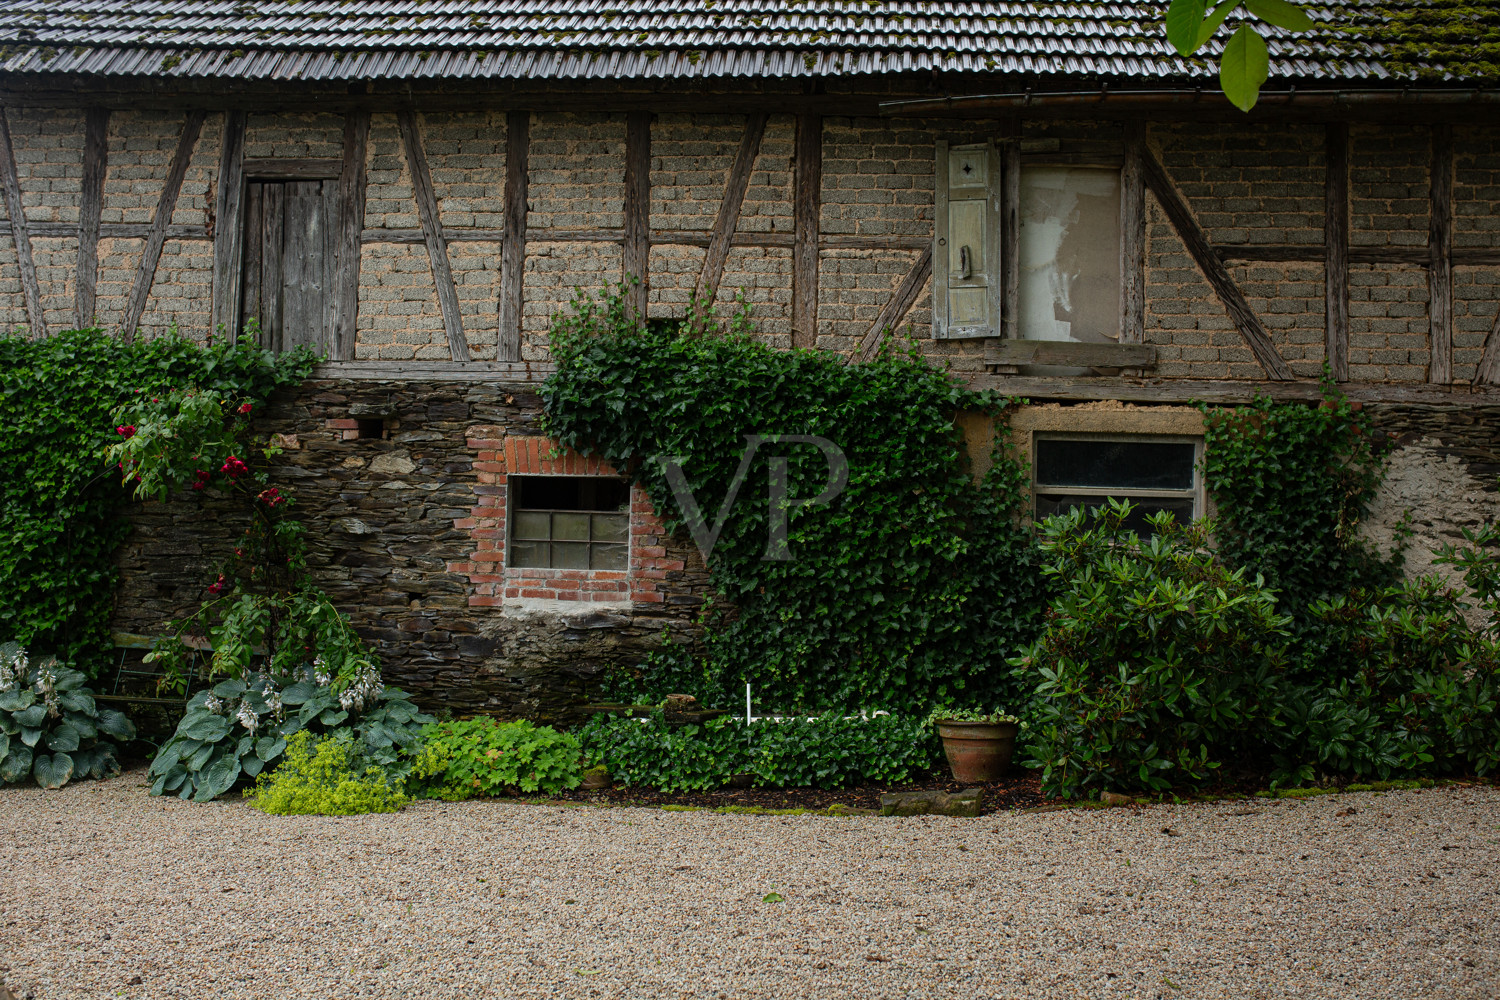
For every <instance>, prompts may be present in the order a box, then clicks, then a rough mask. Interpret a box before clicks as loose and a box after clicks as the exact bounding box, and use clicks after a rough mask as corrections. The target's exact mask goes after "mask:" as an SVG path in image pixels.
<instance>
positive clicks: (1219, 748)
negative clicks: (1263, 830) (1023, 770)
mask: <svg viewBox="0 0 1500 1000" xmlns="http://www.w3.org/2000/svg"><path fill="white" fill-rule="evenodd" d="M1127 510H1128V507H1127V506H1126V505H1124V504H1120V503H1113V504H1111V505H1110V506H1109V507H1108V508H1103V509H1100V510H1097V511H1095V512H1094V513H1092V514H1085V513H1083V512H1081V511H1078V512H1074V513H1073V514H1071V515H1069V516H1067V517H1064V518H1053V519H1049V520H1048V521H1047V523H1046V524H1045V526H1044V528H1043V534H1044V539H1043V543H1042V545H1043V549H1044V550H1045V551H1046V553H1047V562H1046V564H1045V572H1047V573H1048V574H1049V575H1050V576H1052V577H1054V578H1055V579H1056V580H1057V581H1058V583H1059V590H1058V592H1057V596H1056V597H1055V598H1054V600H1053V603H1052V607H1051V609H1050V610H1049V612H1048V616H1047V629H1046V631H1045V632H1044V633H1043V634H1042V636H1041V637H1040V638H1039V639H1038V640H1037V642H1036V643H1035V644H1034V645H1033V646H1032V647H1031V648H1030V649H1029V650H1028V651H1027V653H1026V655H1025V656H1023V657H1020V658H1017V660H1016V661H1015V663H1016V665H1017V667H1018V670H1019V671H1020V672H1021V673H1022V674H1023V676H1026V677H1029V678H1031V679H1032V680H1033V681H1034V682H1035V684H1036V693H1037V699H1036V702H1035V703H1034V705H1033V706H1032V713H1033V720H1032V721H1033V728H1032V730H1031V733H1030V750H1031V757H1032V760H1031V761H1030V763H1031V764H1032V765H1033V766H1039V767H1041V768H1042V769H1043V771H1042V786H1043V789H1044V790H1045V791H1046V792H1048V793H1049V794H1054V795H1064V796H1075V795H1078V794H1081V793H1084V792H1088V791H1092V790H1115V791H1129V790H1148V791H1161V790H1164V789H1166V788H1168V787H1184V788H1191V787H1194V786H1198V785H1201V784H1202V783H1203V782H1204V781H1206V780H1207V778H1208V777H1209V775H1210V774H1211V772H1212V771H1213V770H1214V769H1215V768H1218V767H1220V766H1221V765H1223V764H1225V763H1228V762H1234V763H1236V764H1238V765H1239V766H1240V767H1241V768H1242V769H1244V770H1249V771H1252V772H1258V773H1259V774H1263V775H1268V776H1269V777H1270V778H1271V781H1272V783H1273V785H1278V786H1284V785H1298V784H1306V783H1309V782H1313V781H1318V780H1324V779H1330V778H1332V779H1338V778H1345V779H1347V778H1356V779H1360V780H1366V781H1367V780H1370V779H1380V780H1388V779H1392V778H1407V777H1419V776H1428V775H1434V774H1452V773H1474V774H1480V775H1485V774H1490V773H1494V772H1496V771H1497V770H1500V642H1497V640H1496V638H1495V634H1494V630H1493V629H1482V630H1477V631H1476V630H1474V629H1472V628H1471V627H1470V626H1469V624H1468V623H1467V621H1466V619H1465V617H1464V612H1465V611H1466V610H1467V608H1468V606H1467V604H1466V603H1465V600H1464V598H1463V595H1462V594H1461V593H1460V592H1459V591H1457V590H1456V589H1454V588H1452V587H1450V586H1448V585H1446V584H1443V583H1442V582H1440V581H1438V580H1436V579H1431V578H1424V579H1418V580H1413V581H1403V582H1400V583H1396V584H1393V585H1390V586H1386V587H1379V588H1374V589H1365V588H1355V589H1354V590H1352V591H1351V592H1349V593H1347V594H1343V595H1339V596H1335V597H1332V598H1328V599H1324V600H1313V601H1312V602H1311V603H1310V604H1309V605H1308V606H1307V607H1306V608H1305V609H1304V610H1303V619H1302V625H1303V627H1302V628H1300V629H1298V630H1296V634H1295V637H1291V636H1289V623H1290V621H1291V619H1290V617H1289V616H1285V615H1281V614H1279V613H1278V611H1277V604H1276V598H1275V595H1274V594H1273V593H1272V592H1271V591H1269V590H1268V589H1267V588H1265V587H1264V586H1262V585H1261V583H1260V581H1259V580H1258V579H1255V580H1251V579H1247V574H1246V571H1245V570H1244V569H1235V570H1230V569H1228V568H1226V567H1225V566H1224V565H1222V564H1221V563H1220V562H1219V561H1218V560H1217V558H1216V557H1215V555H1214V554H1213V552H1212V551H1211V550H1209V549H1208V548H1207V547H1206V546H1207V541H1208V526H1207V525H1206V524H1198V525H1194V526H1192V527H1188V528H1184V527H1182V526H1180V525H1176V524H1174V523H1173V522H1172V521H1171V519H1170V518H1169V517H1165V516H1163V517H1159V518H1156V519H1153V521H1152V526H1153V529H1154V531H1155V534H1154V535H1153V536H1152V537H1150V538H1144V539H1143V538H1139V537H1137V536H1136V535H1135V534H1133V533H1131V532H1128V531H1125V530H1124V529H1123V528H1122V524H1123V521H1124V518H1125V516H1126V512H1127ZM1496 534H1497V539H1500V532H1497V533H1496ZM1482 541H1488V539H1482ZM1444 558H1445V559H1446V561H1449V562H1452V563H1454V564H1455V565H1459V566H1460V567H1462V568H1464V570H1465V572H1466V574H1468V575H1469V576H1471V577H1474V578H1476V579H1479V580H1481V582H1482V580H1483V579H1485V578H1490V579H1492V578H1494V577H1493V574H1494V572H1495V568H1494V565H1493V560H1494V553H1493V550H1492V549H1488V548H1486V549H1485V550H1484V551H1476V550H1474V549H1473V548H1468V549H1464V550H1458V551H1450V552H1449V553H1448V554H1447V555H1446V556H1445V557H1444ZM1476 589H1477V590H1478V592H1479V593H1481V594H1482V595H1483V594H1493V593H1494V591H1493V589H1492V588H1491V589H1486V588H1484V587H1483V586H1479V587H1477V588H1476ZM1487 610H1490V611H1491V612H1492V618H1491V621H1492V622H1493V620H1494V618H1493V607H1492V606H1491V607H1488V608H1487Z"/></svg>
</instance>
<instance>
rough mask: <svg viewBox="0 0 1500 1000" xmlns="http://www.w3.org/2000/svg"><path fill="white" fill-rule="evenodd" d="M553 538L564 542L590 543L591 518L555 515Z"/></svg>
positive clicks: (580, 515) (576, 515) (574, 515)
mask: <svg viewBox="0 0 1500 1000" xmlns="http://www.w3.org/2000/svg"><path fill="white" fill-rule="evenodd" d="M552 537H553V538H555V539H557V540H558V541H562V542H586V541H588V540H589V516H588V515H587V514H553V515H552Z"/></svg>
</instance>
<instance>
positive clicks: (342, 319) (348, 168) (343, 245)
mask: <svg viewBox="0 0 1500 1000" xmlns="http://www.w3.org/2000/svg"><path fill="white" fill-rule="evenodd" d="M369 142H370V112H369V111H366V110H364V109H359V110H355V111H351V112H350V113H349V114H348V115H346V116H345V117H344V155H343V162H342V165H341V167H340V169H339V194H338V198H339V202H338V206H339V207H338V227H339V234H338V243H337V249H336V251H335V254H336V258H335V261H334V279H333V331H332V336H333V343H332V345H330V346H331V347H332V354H333V356H334V357H335V358H338V359H341V360H347V359H349V358H352V357H354V346H355V337H356V334H357V331H358V320H359V254H360V239H359V238H360V234H361V233H363V232H364V228H365V190H366V188H367V186H368V184H369V177H368V175H367V174H366V172H365V151H366V149H367V148H368V146H369Z"/></svg>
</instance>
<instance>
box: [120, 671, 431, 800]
mask: <svg viewBox="0 0 1500 1000" xmlns="http://www.w3.org/2000/svg"><path fill="white" fill-rule="evenodd" d="M321 671H322V664H320V663H318V664H314V665H313V666H312V667H310V668H304V669H300V670H293V671H292V672H290V673H288V674H284V675H278V674H273V673H268V672H261V673H254V674H247V675H246V677H247V678H248V679H247V680H241V679H239V678H231V679H229V680H226V681H221V682H219V683H218V684H216V685H214V687H213V688H212V689H210V690H207V691H200V692H198V693H197V694H195V695H194V696H193V697H192V698H191V699H189V701H188V708H187V714H186V715H184V716H183V718H182V721H181V722H179V723H178V724H177V731H176V732H175V733H174V734H173V735H172V738H171V739H170V740H168V741H167V742H166V743H165V744H163V745H162V748H161V749H160V750H159V751H158V752H157V754H156V757H155V758H154V759H153V760H152V761H151V768H150V770H149V771H148V772H147V774H148V776H149V777H150V778H151V779H152V780H151V794H152V795H168V794H175V795H177V796H178V798H183V799H187V798H192V799H194V800H195V801H198V802H207V801H209V800H210V799H213V798H215V797H216V796H219V795H222V794H224V793H225V792H227V791H229V790H230V789H231V788H233V787H234V786H235V784H236V783H237V782H239V781H241V780H245V779H250V778H255V777H257V776H258V775H260V773H261V772H262V771H263V770H264V769H266V768H267V767H274V766H276V764H277V762H278V761H279V760H280V759H281V756H282V754H283V753H284V752H285V750H286V747H287V741H288V738H289V737H291V736H293V735H294V734H296V733H299V732H303V731H309V732H311V733H312V734H313V735H315V736H338V737H346V738H348V739H349V740H351V741H353V742H356V743H357V744H358V748H359V753H360V755H361V757H362V758H363V759H365V760H368V761H370V762H371V763H372V764H374V765H376V766H380V767H386V768H392V769H393V770H394V771H395V772H396V773H397V774H398V775H399V774H400V773H401V772H403V771H404V770H405V769H406V767H407V766H409V765H407V764H405V763H404V759H405V758H404V752H405V751H413V750H415V749H416V747H417V745H418V743H419V741H420V734H421V731H422V727H423V726H425V725H427V724H429V723H431V722H432V717H431V716H429V715H423V714H422V713H421V712H419V711H418V710H417V707H416V706H415V705H413V704H412V703H411V702H410V701H408V700H407V699H406V695H405V693H404V692H402V691H400V690H399V689H397V688H388V687H386V686H385V685H384V684H383V683H381V681H380V674H379V672H378V671H377V670H376V669H375V667H374V665H373V664H369V665H368V667H367V669H366V670H365V671H364V672H363V673H362V674H360V675H357V676H356V677H355V678H353V679H351V680H347V681H344V682H341V681H340V680H339V679H337V678H333V677H330V676H329V675H327V674H325V673H322V672H321Z"/></svg>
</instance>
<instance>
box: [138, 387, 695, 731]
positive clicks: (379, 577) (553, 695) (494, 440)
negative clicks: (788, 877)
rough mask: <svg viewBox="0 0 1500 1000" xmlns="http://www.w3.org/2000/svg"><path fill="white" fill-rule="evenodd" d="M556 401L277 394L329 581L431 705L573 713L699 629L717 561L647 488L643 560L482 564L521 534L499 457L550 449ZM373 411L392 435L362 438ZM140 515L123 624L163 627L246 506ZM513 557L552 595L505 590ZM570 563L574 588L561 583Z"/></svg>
mask: <svg viewBox="0 0 1500 1000" xmlns="http://www.w3.org/2000/svg"><path fill="white" fill-rule="evenodd" d="M540 410H541V400H540V399H539V398H538V396H537V395H536V393H535V387H534V386H525V385H502V384H496V383H452V382H445V383H410V382H399V383H397V382H391V383H384V382H349V381H341V382H331V381H323V382H309V383H306V384H305V385H303V386H302V387H301V388H300V389H299V390H297V391H296V392H294V393H288V394H286V395H284V396H283V397H282V398H279V399H277V400H276V401H275V402H274V404H273V405H272V406H271V407H270V408H269V409H268V411H267V412H266V413H265V414H264V415H263V416H262V417H261V418H260V419H259V420H258V422H257V431H258V432H265V433H275V434H279V435H282V438H281V440H282V441H283V443H284V446H285V448H286V450H285V451H284V452H283V453H282V455H281V456H279V458H278V459H277V460H276V465H275V466H274V467H273V469H272V470H271V475H272V479H273V481H274V482H277V483H279V484H282V485H284V486H286V487H287V488H288V491H289V492H290V493H291V495H292V496H293V497H294V498H295V500H296V507H295V516H296V517H297V518H298V519H299V520H301V521H302V522H303V523H304V524H305V525H306V526H307V536H308V540H309V542H310V545H311V563H312V566H313V575H314V577H315V579H316V580H317V582H318V584H319V586H321V587H323V588H324V589H325V590H326V591H327V592H328V594H329V596H330V597H331V598H332V599H333V601H334V603H335V604H336V605H337V606H338V607H339V608H340V609H342V610H345V611H347V612H348V613H350V614H351V615H352V616H353V618H354V622H355V625H356V627H357V628H358V630H359V632H360V634H361V635H363V636H364V637H365V638H366V639H368V640H369V641H370V642H371V643H372V644H373V645H374V648H375V650H376V652H377V653H378V654H379V656H380V658H381V660H382V663H383V665H384V673H385V676H386V679H387V681H388V682H390V683H393V684H397V685H399V686H401V687H403V688H405V689H407V690H409V691H410V692H412V693H413V695H414V696H415V697H416V699H417V700H418V701H419V702H420V703H422V704H423V705H426V706H428V707H432V708H438V707H442V708H447V709H449V710H451V711H453V712H455V713H460V714H468V713H489V714H496V715H504V716H519V715H524V716H529V717H533V718H544V719H560V718H566V717H568V715H569V713H570V712H571V711H572V710H574V709H576V707H577V706H578V705H581V704H583V703H585V702H587V701H590V700H597V698H598V690H599V683H600V681H601V679H602V677H603V675H604V673H605V672H606V671H607V670H608V669H609V668H610V667H611V666H613V665H616V664H632V663H635V662H638V661H639V660H640V659H641V658H642V657H643V656H644V655H645V654H646V653H647V652H648V651H649V650H651V649H653V648H656V647H657V646H658V645H659V644H660V643H661V641H662V637H663V634H664V633H665V634H667V635H671V636H673V637H675V638H677V639H679V640H681V641H688V642H690V641H692V639H693V636H694V635H695V634H696V633H695V629H694V624H693V615H694V614H695V612H696V609H697V606H698V604H699V603H700V602H701V601H702V599H703V596H704V594H705V593H706V590H707V586H708V585H707V580H706V577H705V573H704V570H703V567H702V563H701V561H700V560H699V559H698V557H697V553H696V551H695V550H692V548H691V543H687V544H686V545H684V544H683V543H681V542H678V541H675V540H673V539H672V538H670V537H668V536H666V534H665V533H664V532H663V531H662V530H661V529H660V525H659V522H656V521H655V519H654V515H653V514H652V512H651V510H650V504H649V503H647V502H645V501H644V498H643V497H641V496H639V495H637V496H636V497H635V501H636V502H635V507H634V518H635V525H634V526H633V529H632V533H631V534H632V537H631V557H630V558H631V563H630V571H629V573H627V574H609V573H602V572H595V571H589V572H579V573H576V574H575V573H570V572H567V571H556V570H549V571H519V572H517V571H504V570H502V571H501V572H499V573H494V574H493V576H491V575H487V574H486V573H485V572H484V571H483V569H484V568H481V567H480V566H478V565H476V564H477V562H478V560H477V559H476V558H475V557H476V553H477V552H489V553H493V554H494V555H495V556H496V557H498V556H500V555H501V554H502V553H503V548H504V532H503V524H497V523H493V521H492V522H491V523H489V524H484V523H482V522H481V520H480V518H481V517H483V516H484V513H485V512H494V511H495V510H497V509H501V510H503V505H504V485H503V477H502V481H497V480H496V475H497V474H496V471H495V470H496V466H497V465H502V466H503V465H505V463H504V461H503V460H502V461H499V462H497V456H498V457H501V458H502V459H503V456H504V455H505V454H506V450H507V444H508V443H509V445H510V449H511V451H512V454H513V453H514V450H515V445H516V443H517V442H523V443H524V444H523V447H524V446H525V445H530V446H532V448H533V449H535V446H536V444H537V441H538V438H539V433H540V432H539V430H538V427H537V419H538V417H539V415H540ZM361 420H363V421H365V426H366V427H367V428H369V427H371V426H372V422H374V424H378V425H379V427H380V428H381V430H382V432H383V434H384V436H383V437H378V438H371V437H360V436H359V435H360V431H359V429H358V428H359V422H360V421H361ZM511 465H512V466H514V465H515V463H514V462H512V463H511ZM567 468H571V469H572V470H573V471H574V472H575V473H576V472H582V471H587V470H585V469H584V468H583V466H582V465H580V464H577V463H576V462H575V464H572V465H566V464H565V465H563V466H562V467H561V468H558V469H553V468H552V467H544V466H543V465H541V464H535V465H534V466H528V467H527V469H528V471H542V472H548V471H563V470H564V469H567ZM601 471H602V470H601ZM129 516H130V517H131V519H132V520H133V522H134V523H135V526H136V530H135V532H134V533H133V534H132V535H131V536H130V538H129V540H128V541H127V542H126V543H125V545H124V546H123V547H122V548H121V550H120V553H119V555H118V564H119V567H120V570H121V573H122V577H123V579H122V584H121V587H120V589H119V592H118V595H117V598H116V608H115V627H116V628H117V629H119V630H121V631H125V632H133V633H139V634H159V633H160V631H161V629H162V626H163V623H164V622H166V621H167V620H169V619H171V618H173V617H176V616H180V615H183V614H185V613H187V612H190V611H192V610H193V609H195V608H196V607H197V605H198V603H199V601H201V600H202V598H203V596H204V590H205V588H206V587H207V586H208V584H209V583H210V582H212V580H213V579H214V577H215V575H216V572H217V570H216V566H218V565H219V564H220V563H222V562H223V560H224V559H225V558H226V556H227V555H228V554H229V550H230V549H232V548H233V546H234V544H235V539H236V538H237V536H238V534H239V530H240V529H239V527H238V526H237V525H238V524H243V523H244V522H243V518H242V517H241V516H240V514H239V512H238V510H237V508H236V507H235V506H234V505H233V503H232V502H231V501H230V500H228V499H227V498H225V497H222V496H220V497H215V496H212V495H208V496H202V495H192V494H187V495H184V496H182V497H178V498H174V499H173V500H171V501H169V502H167V503H165V504H160V503H146V504H141V505H138V506H137V507H136V508H135V509H134V510H132V511H130V515H129ZM487 529H488V533H489V537H486V532H487ZM476 543H477V544H476ZM500 564H501V560H500V559H498V558H495V559H492V560H490V561H489V563H488V566H494V567H498V566H499V565H500ZM486 568H487V567H486ZM506 572H516V576H517V578H518V579H519V577H521V576H523V575H526V574H532V573H539V574H541V575H550V576H552V577H554V579H553V580H552V581H551V582H550V583H549V586H550V587H552V588H553V589H552V590H550V591H549V592H548V593H549V594H550V597H548V596H545V595H544V596H543V597H541V598H538V597H537V596H534V595H535V593H536V592H535V591H532V590H531V588H530V587H528V588H527V594H528V595H527V596H523V592H522V591H521V590H520V589H519V587H517V588H515V590H514V593H512V594H510V596H507V593H502V592H498V591H497V587H496V586H495V584H496V583H497V582H502V583H503V581H504V580H505V579H506V576H505V573H506ZM615 576H623V577H625V582H626V584H627V586H626V587H625V588H623V589H622V590H618V591H617V592H616V594H615V597H614V599H610V600H604V601H588V600H568V599H567V598H568V597H570V596H571V597H576V596H577V590H585V591H586V589H587V588H588V587H589V586H591V585H592V584H594V583H602V584H605V585H606V586H609V587H614V585H615V583H616V581H615V580H614V579H613V577H615ZM567 577H572V579H570V580H568V583H569V584H571V585H574V586H575V588H576V589H575V591H574V593H572V594H569V593H567V592H566V590H565V588H564V587H562V586H561V580H562V578H567ZM606 578H610V579H606Z"/></svg>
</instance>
